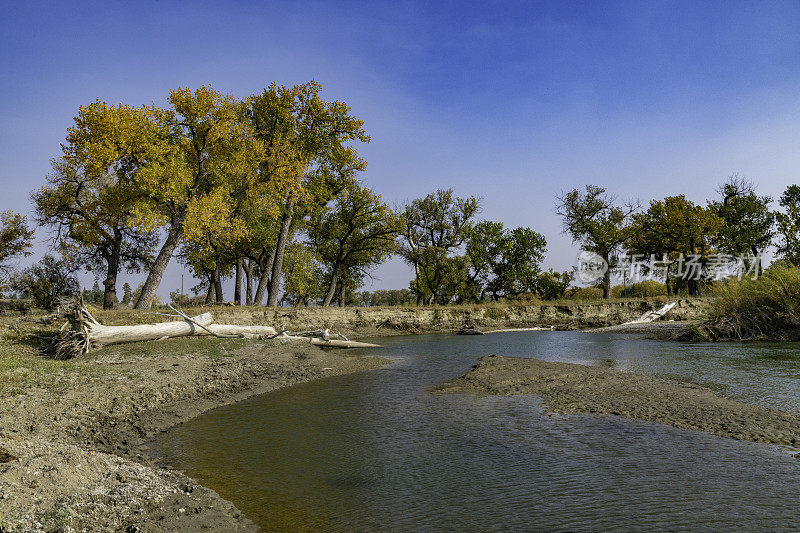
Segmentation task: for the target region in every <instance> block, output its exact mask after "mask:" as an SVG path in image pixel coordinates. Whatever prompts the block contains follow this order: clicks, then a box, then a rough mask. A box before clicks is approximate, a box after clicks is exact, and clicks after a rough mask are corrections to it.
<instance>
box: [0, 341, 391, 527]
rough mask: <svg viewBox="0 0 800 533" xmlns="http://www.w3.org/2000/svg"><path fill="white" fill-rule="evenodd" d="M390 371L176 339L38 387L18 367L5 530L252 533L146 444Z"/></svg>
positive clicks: (101, 355)
mask: <svg viewBox="0 0 800 533" xmlns="http://www.w3.org/2000/svg"><path fill="white" fill-rule="evenodd" d="M386 362H387V361H386V360H383V359H380V358H377V357H358V356H350V355H349V354H348V352H344V351H329V352H326V351H322V350H320V349H319V348H316V347H313V346H311V345H308V344H305V343H302V342H301V343H298V342H293V343H279V342H276V341H264V342H254V341H249V340H238V339H237V340H220V339H196V340H191V339H172V340H166V341H162V342H155V343H141V344H139V345H134V344H131V345H121V346H119V347H110V348H107V349H104V350H101V351H99V352H96V353H93V354H89V355H87V356H84V357H81V358H79V359H77V360H73V361H70V362H69V363H68V364H66V365H64V367H63V368H60V369H49V370H50V371H49V372H48V374H47V376H46V377H45V379H44V380H43V381H42V382H41V383H37V380H36V379H34V376H32V375H31V374H32V373H38V372H41V371H42V369H40V368H36V367H34V368H29V367H27V366H24V365H22V366H20V367H19V368H17V369H16V370H15V371H12V376H11V380H12V381H13V380H15V379H16V381H18V382H20V383H22V382H25V383H27V384H28V385H29V386H26V387H24V388H20V389H18V390H16V391H15V392H14V393H13V394H12V395H10V396H7V397H5V398H4V399H3V402H2V403H0V516H2V522H0V523H2V526H3V530H4V531H25V532H28V531H81V530H88V531H119V530H122V531H125V530H130V531H139V530H142V531H176V530H181V531H186V530H190V531H193V530H199V529H207V530H214V531H250V530H254V529H255V526H254V525H253V524H252V523H251V522H250V521H249V520H248V519H247V518H246V517H244V516H243V515H242V514H241V513H240V512H239V511H238V510H237V509H236V508H235V507H234V506H233V505H232V504H231V503H229V502H227V501H225V500H224V499H222V498H220V497H219V496H218V495H217V494H216V493H214V492H213V491H211V490H209V489H207V488H205V487H202V486H201V485H199V484H197V483H196V482H195V481H194V480H192V479H190V478H188V477H186V476H184V475H182V474H180V473H178V472H173V471H169V470H165V469H163V468H159V467H158V466H157V465H153V464H152V463H151V462H150V460H149V458H148V456H147V454H146V450H144V449H143V447H142V445H143V444H144V442H145V441H146V440H147V439H148V437H150V436H152V435H154V434H155V433H156V432H158V431H160V430H162V429H165V428H167V427H170V426H173V425H175V424H177V423H180V422H182V421H184V420H187V419H189V418H191V417H193V416H196V415H197V414H199V413H201V412H203V411H206V410H208V409H212V408H214V407H218V406H221V405H225V404H228V403H232V402H235V401H239V400H242V399H244V398H246V397H248V396H252V395H255V394H260V393H263V392H268V391H271V390H275V389H278V388H281V387H286V386H290V385H293V384H296V383H301V382H305V381H309V380H312V379H318V378H321V377H326V376H333V375H338V374H345V373H351V372H357V371H361V370H366V369H370V368H375V367H378V366H380V365H382V364H384V363H386ZM14 374H15V375H14ZM37 385H38V386H37ZM136 528H139V529H136Z"/></svg>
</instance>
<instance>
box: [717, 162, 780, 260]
mask: <svg viewBox="0 0 800 533" xmlns="http://www.w3.org/2000/svg"><path fill="white" fill-rule="evenodd" d="M718 192H719V195H720V197H721V198H720V199H719V200H717V201H714V202H709V206H710V207H711V208H712V209H713V210H714V212H715V213H716V214H717V216H718V217H719V218H721V219H722V220H724V221H725V224H724V225H723V226H722V228H721V229H720V231H719V233H718V234H717V238H716V245H717V246H718V247H719V248H720V249H721V250H722V251H724V252H725V253H728V254H731V255H734V256H752V257H753V260H756V258H760V256H761V254H762V253H763V252H764V250H765V249H766V248H767V247H768V246H769V245H770V244H771V243H772V238H773V237H774V235H775V232H774V230H773V226H774V224H775V214H774V213H773V212H772V211H771V210H770V208H769V206H770V203H772V198H771V197H769V196H758V195H757V194H756V191H755V186H754V185H753V183H752V182H751V181H749V180H747V179H746V178H743V177H741V176H738V175H736V174H734V175H733V176H731V177H730V178H729V179H728V181H727V182H725V183H724V184H722V185H721V186H720V187H719V190H718ZM758 261H759V262H758V264H756V265H755V267H756V268H757V269H758V270H759V271H760V269H761V264H760V259H758Z"/></svg>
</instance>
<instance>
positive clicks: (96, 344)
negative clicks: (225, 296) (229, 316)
mask: <svg viewBox="0 0 800 533" xmlns="http://www.w3.org/2000/svg"><path fill="white" fill-rule="evenodd" d="M213 321H214V320H213V318H212V317H211V313H203V314H201V315H197V316H195V317H192V319H191V320H176V321H172V322H160V323H158V324H138V325H134V326H104V325H103V324H101V323H100V322H98V321H97V320H96V319H95V318H94V317H93V316H92V314H91V313H90V312H89V309H87V308H86V306H85V305H84V304H83V302H82V301H81V302H79V303H78V304H77V305H76V306H75V310H74V311H73V313H72V315H70V317H69V320H68V322H67V323H65V324H64V325H63V326H62V327H61V330H60V331H59V338H58V340H57V341H56V343H55V357H56V358H57V359H69V358H70V357H73V356H76V355H80V354H83V353H86V352H89V351H90V350H93V349H96V348H101V347H103V346H109V345H112V344H122V343H126V342H139V341H152V340H158V339H164V338H172V337H185V336H187V335H196V334H197V332H198V331H202V328H201V327H200V326H208V325H210V324H211V323H212V322H213Z"/></svg>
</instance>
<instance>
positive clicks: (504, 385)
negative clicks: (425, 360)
mask: <svg viewBox="0 0 800 533" xmlns="http://www.w3.org/2000/svg"><path fill="white" fill-rule="evenodd" d="M465 391H466V392H478V393H486V394H503V395H513V394H538V395H539V396H541V397H542V399H543V400H544V403H545V405H546V408H547V409H548V410H550V411H551V412H554V413H562V414H575V413H588V414H602V415H615V416H621V417H625V418H634V419H638V420H646V421H650V422H656V423H659V424H666V425H670V426H675V427H678V428H684V429H692V430H699V431H705V432H708V433H712V434H714V435H718V436H721V437H728V438H733V439H739V440H749V441H755V442H766V443H771V444H781V445H787V446H792V447H795V448H796V447H800V416H797V415H794V414H790V413H784V412H782V411H777V410H774V409H768V408H764V407H758V406H755V405H750V404H746V403H742V402H737V401H733V400H729V399H726V398H722V397H720V396H718V395H717V394H715V393H714V392H713V391H711V390H710V389H706V388H704V387H702V386H700V385H695V384H692V383H687V382H683V381H674V380H669V379H661V378H656V377H650V376H644V375H639V374H634V373H631V372H623V371H620V370H614V369H608V368H601V367H590V366H584V365H576V364H571V363H553V362H546V361H540V360H538V359H525V358H517V357H501V356H496V355H490V356H486V357H482V358H481V359H480V361H479V363H478V364H477V365H475V366H474V367H473V368H472V370H470V371H469V372H467V373H466V374H464V375H463V376H460V377H457V378H455V379H453V380H450V381H448V382H446V383H444V384H443V385H441V386H440V387H438V388H437V389H436V390H435V391H434V392H436V393H447V392H465Z"/></svg>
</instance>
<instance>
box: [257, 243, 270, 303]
mask: <svg viewBox="0 0 800 533" xmlns="http://www.w3.org/2000/svg"><path fill="white" fill-rule="evenodd" d="M274 261H275V250H272V251H271V252H270V253H269V256H268V257H267V262H266V264H263V263H262V262H261V261H259V264H258V266H259V268H260V269H261V275H260V276H259V277H258V287H256V295H255V298H253V304H254V305H261V302H263V301H264V293H265V292H266V291H267V285H269V275H270V273H272V263H273V262H274Z"/></svg>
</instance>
